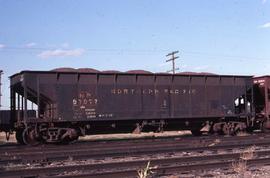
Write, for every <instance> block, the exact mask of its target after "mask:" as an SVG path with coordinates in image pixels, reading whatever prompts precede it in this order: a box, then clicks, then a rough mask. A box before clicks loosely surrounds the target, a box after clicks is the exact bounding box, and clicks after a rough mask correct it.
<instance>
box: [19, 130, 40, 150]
mask: <svg viewBox="0 0 270 178" xmlns="http://www.w3.org/2000/svg"><path fill="white" fill-rule="evenodd" d="M22 138H23V142H24V144H26V145H33V146H34V145H38V144H39V143H40V142H39V140H38V138H37V136H36V134H35V130H34V129H31V128H26V129H24V131H23V134H22Z"/></svg>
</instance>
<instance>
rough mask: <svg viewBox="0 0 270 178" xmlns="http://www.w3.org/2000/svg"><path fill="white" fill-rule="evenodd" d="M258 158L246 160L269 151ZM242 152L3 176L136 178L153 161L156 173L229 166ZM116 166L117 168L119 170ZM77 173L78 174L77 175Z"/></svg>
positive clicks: (261, 159) (257, 161) (264, 160)
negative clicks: (140, 170)
mask: <svg viewBox="0 0 270 178" xmlns="http://www.w3.org/2000/svg"><path fill="white" fill-rule="evenodd" d="M253 154H254V155H256V158H251V159H249V160H247V164H248V165H266V164H269V162H270V157H269V155H270V150H267V151H254V153H253ZM240 155H241V153H225V154H213V155H204V156H187V157H182V156H181V157H165V158H149V159H139V160H131V161H123V160H120V161H112V162H107V163H91V164H87V163H84V164H82V163H80V164H79V163H76V164H74V165H69V164H67V165H64V166H59V165H54V166H50V167H36V168H33V167H32V168H29V169H16V170H5V171H1V172H0V176H3V177H10V178H11V177H18V176H21V177H23V176H22V175H25V177H30V176H31V177H110V178H113V177H136V174H137V170H139V169H140V168H142V166H144V165H146V164H147V162H149V161H150V163H151V167H152V168H151V171H152V172H153V173H154V175H155V176H161V175H164V174H172V173H177V172H178V173H179V172H183V171H185V172H187V171H192V170H201V169H204V170H205V169H214V168H220V167H222V168H229V167H230V166H231V165H232V163H233V162H235V161H237V160H238V159H239V158H240ZM116 168H117V169H116ZM74 173H76V175H74Z"/></svg>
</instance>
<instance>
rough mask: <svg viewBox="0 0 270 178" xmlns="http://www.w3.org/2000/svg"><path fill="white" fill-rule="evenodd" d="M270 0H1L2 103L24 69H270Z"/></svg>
mask: <svg viewBox="0 0 270 178" xmlns="http://www.w3.org/2000/svg"><path fill="white" fill-rule="evenodd" d="M269 47H270V0H215V1H213V0H203V1H200V0H196V1H195V0H113V1H109V0H106V1H105V0H55V1H53V0H39V1H36V0H22V1H18V0H0V61H1V67H0V69H2V70H3V71H4V73H5V74H4V76H3V86H2V92H3V95H4V96H3V101H2V104H3V105H4V106H5V107H7V106H9V101H8V97H9V95H8V93H9V88H8V87H9V81H8V76H9V75H11V74H14V73H16V72H19V71H21V70H51V69H53V68H57V67H73V68H80V67H89V68H95V69H98V70H120V71H127V70H132V69H143V70H149V71H152V72H164V71H167V70H169V69H170V67H171V66H170V65H169V64H166V63H165V60H166V57H165V55H166V54H167V53H168V52H170V51H173V50H179V51H180V53H179V60H177V63H176V64H177V66H178V67H179V68H180V71H194V72H201V71H206V72H212V73H218V74H243V75H262V74H270V49H269Z"/></svg>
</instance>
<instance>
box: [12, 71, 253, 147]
mask: <svg viewBox="0 0 270 178" xmlns="http://www.w3.org/2000/svg"><path fill="white" fill-rule="evenodd" d="M10 81H11V86H10V92H11V118H10V119H11V120H10V122H11V123H12V126H13V127H14V130H16V138H17V140H18V142H20V143H26V144H35V143H38V142H40V141H45V142H59V141H61V142H69V141H72V140H76V139H77V138H78V137H79V136H81V135H87V134H96V133H114V132H117V133H119V132H140V131H149V130H152V131H163V130H187V129H188V130H191V131H192V133H193V134H194V135H199V134H201V133H202V132H209V133H213V132H214V133H225V134H234V133H236V132H237V131H240V130H245V129H246V128H251V127H252V128H253V127H255V124H254V117H253V116H254V115H255V114H254V108H253V92H252V90H253V89H252V88H253V87H252V86H253V80H252V77H251V76H228V75H223V76H222V75H192V74H185V75H184V74H174V75H172V74H153V73H138V72H135V73H134V72H126V73H120V72H113V71H108V72H98V71H94V72H88V71H76V70H72V71H22V72H20V73H17V74H15V75H13V76H11V77H10ZM33 105H34V108H36V116H35V117H33V116H31V117H30V116H29V114H28V113H27V112H25V111H27V110H29V109H30V107H32V106H33ZM31 109H33V108H31Z"/></svg>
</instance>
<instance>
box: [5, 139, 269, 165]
mask: <svg viewBox="0 0 270 178" xmlns="http://www.w3.org/2000/svg"><path fill="white" fill-rule="evenodd" d="M217 138H218V139H217ZM187 142H189V143H190V144H187ZM239 143H241V144H239ZM254 144H256V145H257V146H269V145H270V137H269V136H264V137H262V136H261V135H254V136H245V137H234V140H232V139H231V137H215V139H210V138H209V137H206V138H204V137H200V139H198V138H197V140H192V139H191V140H188V139H184V140H179V142H178V140H159V139H158V140H156V141H155V140H151V141H150V140H149V141H148V142H145V141H144V140H141V142H138V141H136V142H127V143H125V142H117V143H113V144H111V142H110V144H109V146H108V143H107V142H104V143H99V145H91V144H89V146H88V144H78V145H72V147H71V148H70V147H69V146H65V147H63V146H59V147H58V146H55V147H49V148H47V147H40V148H39V147H33V148H32V147H26V149H19V150H17V149H16V150H6V151H2V152H0V157H1V158H0V166H1V165H6V164H8V163H12V164H20V163H34V162H52V161H61V160H62V161H63V160H67V159H70V158H71V157H72V159H73V160H82V159H88V158H95V159H98V158H99V159H102V158H105V157H117V156H118V157H119V156H122V157H125V156H136V155H143V154H152V153H153V150H154V151H155V153H169V152H183V151H186V152H192V151H193V152H194V151H197V152H200V151H204V150H206V149H207V150H208V151H215V150H218V149H222V148H223V149H232V148H240V147H247V146H252V145H254ZM70 146H71V145H70ZM74 146H76V147H74Z"/></svg>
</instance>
